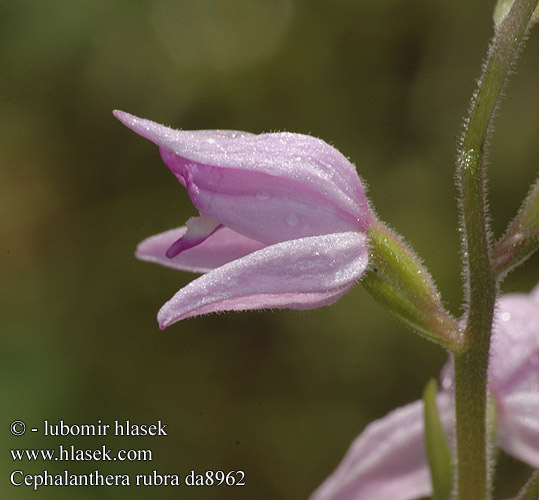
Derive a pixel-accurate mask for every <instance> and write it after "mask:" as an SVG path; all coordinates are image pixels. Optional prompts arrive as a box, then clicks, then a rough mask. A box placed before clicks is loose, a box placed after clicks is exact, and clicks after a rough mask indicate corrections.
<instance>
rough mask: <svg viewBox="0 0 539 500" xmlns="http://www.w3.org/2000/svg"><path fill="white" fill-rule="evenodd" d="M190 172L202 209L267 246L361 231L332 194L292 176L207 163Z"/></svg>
mask: <svg viewBox="0 0 539 500" xmlns="http://www.w3.org/2000/svg"><path fill="white" fill-rule="evenodd" d="M185 173H186V183H187V191H188V193H189V196H190V198H191V201H192V202H193V205H194V206H195V207H196V208H197V209H198V210H199V211H200V213H203V214H205V215H206V216H208V217H210V218H211V219H214V220H218V221H219V222H220V223H221V224H223V225H225V226H227V227H230V228H231V229H234V231H236V232H238V233H241V234H244V235H245V236H248V237H250V238H253V239H256V240H259V241H263V242H264V243H266V244H272V243H278V242H281V241H286V240H292V239H298V238H303V237H306V236H318V235H321V234H330V233H337V232H347V231H359V230H360V229H361V224H360V223H359V222H358V221H357V220H356V219H355V218H354V217H352V216H351V215H350V214H349V213H346V212H343V211H342V210H339V209H338V208H337V207H336V206H335V205H334V204H333V203H331V202H329V201H328V199H327V197H324V196H323V195H322V194H320V193H318V192H316V191H313V190H312V189H311V188H310V187H309V186H306V185H304V184H300V183H298V182H294V181H290V180H289V179H285V178H282V177H276V176H271V175H267V174H265V173H259V172H254V171H245V170H239V169H223V168H218V167H210V166H207V165H191V166H188V167H186V170H185Z"/></svg>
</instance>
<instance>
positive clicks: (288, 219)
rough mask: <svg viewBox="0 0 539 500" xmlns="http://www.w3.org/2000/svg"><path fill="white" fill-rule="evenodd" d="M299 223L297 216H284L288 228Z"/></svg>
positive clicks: (292, 214)
mask: <svg viewBox="0 0 539 500" xmlns="http://www.w3.org/2000/svg"><path fill="white" fill-rule="evenodd" d="M298 222H299V217H298V215H297V214H294V213H291V214H288V215H287V216H286V223H287V224H288V225H289V226H296V225H297V223H298Z"/></svg>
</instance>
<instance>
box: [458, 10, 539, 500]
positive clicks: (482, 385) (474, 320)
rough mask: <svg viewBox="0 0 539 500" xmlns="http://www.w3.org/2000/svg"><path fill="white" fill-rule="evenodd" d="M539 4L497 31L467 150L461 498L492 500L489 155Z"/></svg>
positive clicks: (462, 184) (461, 167) (463, 164)
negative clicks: (505, 92) (495, 121)
mask: <svg viewBox="0 0 539 500" xmlns="http://www.w3.org/2000/svg"><path fill="white" fill-rule="evenodd" d="M537 4H538V0H516V1H515V3H514V4H513V7H512V9H511V12H510V13H509V14H508V15H507V17H506V18H505V19H504V21H503V23H502V24H501V25H500V26H499V27H498V28H497V30H496V33H495V36H494V39H493V41H492V44H491V46H490V49H489V53H488V57H487V61H486V63H485V65H484V67H483V73H482V75H481V78H480V80H479V84H478V88H477V90H476V92H475V94H474V100H473V102H472V107H471V110H470V113H469V116H468V119H467V120H466V130H465V134H464V136H463V138H462V141H461V143H460V145H459V158H458V171H457V172H458V183H459V188H460V201H461V226H462V231H463V245H464V248H463V253H464V256H465V259H464V260H465V266H464V276H465V278H466V290H467V312H466V318H467V324H466V329H465V334H464V344H465V346H464V349H463V350H462V351H461V352H458V353H455V400H456V416H457V498H458V500H487V499H488V498H489V483H488V457H487V449H488V443H487V432H486V403H487V367H488V353H489V348H490V335H491V326H492V317H493V312H494V303H495V300H496V292H497V280H496V275H495V273H494V271H493V269H492V267H491V264H490V242H489V226H488V217H487V210H486V192H485V165H484V155H485V148H486V144H487V139H488V135H489V131H490V128H491V122H492V118H493V115H494V111H495V109H496V106H497V104H498V101H499V99H500V94H501V91H502V88H503V86H504V83H505V81H506V79H507V76H508V74H509V72H510V70H511V67H512V65H513V63H514V61H515V59H516V57H517V55H518V50H519V48H520V46H521V44H522V42H523V39H524V37H525V34H526V31H527V27H528V24H529V22H530V19H531V16H532V13H533V11H534V9H535V7H536V6H537Z"/></svg>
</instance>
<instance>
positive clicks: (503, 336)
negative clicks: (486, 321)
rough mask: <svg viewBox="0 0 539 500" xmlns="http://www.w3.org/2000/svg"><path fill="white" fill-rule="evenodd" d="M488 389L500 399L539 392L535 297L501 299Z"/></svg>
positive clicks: (538, 323)
mask: <svg viewBox="0 0 539 500" xmlns="http://www.w3.org/2000/svg"><path fill="white" fill-rule="evenodd" d="M489 376H490V384H489V388H490V389H491V391H493V392H494V393H495V394H496V395H497V396H498V397H499V398H502V397H503V396H504V395H508V394H512V393H515V392H520V391H537V390H539V307H538V304H537V303H536V302H535V300H534V299H533V296H530V295H527V294H508V295H505V296H503V297H501V299H500V300H499V303H498V306H497V310H496V316H495V322H494V335H493V340H492V350H491V362H490V367H489Z"/></svg>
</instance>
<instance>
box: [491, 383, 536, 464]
mask: <svg viewBox="0 0 539 500" xmlns="http://www.w3.org/2000/svg"><path fill="white" fill-rule="evenodd" d="M538 390H539V388H536V390H535V392H520V393H516V394H513V395H511V396H507V397H505V398H503V399H500V400H499V402H498V409H499V412H498V442H499V443H500V446H501V447H502V448H503V449H504V450H505V451H506V452H507V453H510V454H511V455H514V456H515V457H517V458H519V459H520V460H522V461H523V462H526V463H528V464H529V465H531V466H533V467H539V392H538Z"/></svg>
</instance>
